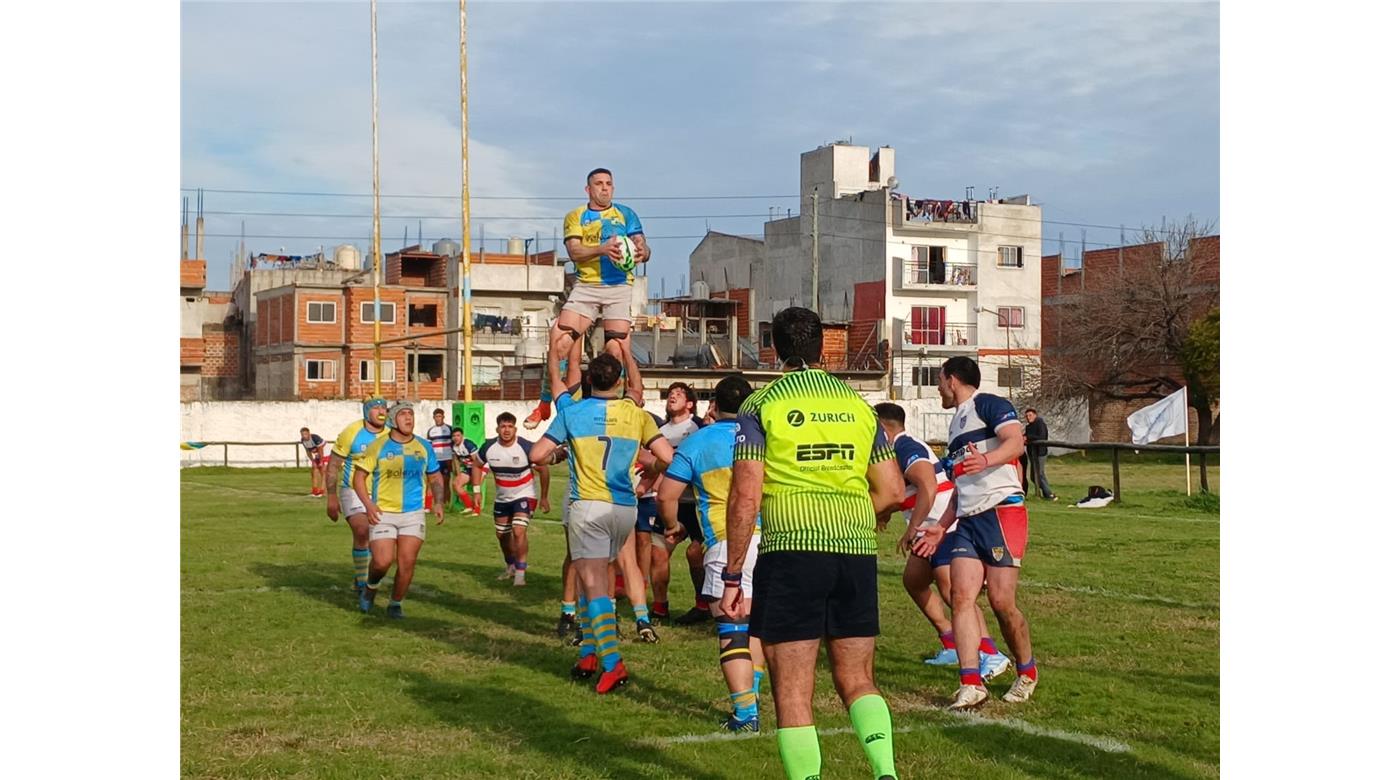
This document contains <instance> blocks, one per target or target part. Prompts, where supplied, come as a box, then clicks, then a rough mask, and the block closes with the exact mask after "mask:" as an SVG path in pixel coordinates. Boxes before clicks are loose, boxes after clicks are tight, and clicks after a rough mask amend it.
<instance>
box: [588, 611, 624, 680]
mask: <svg viewBox="0 0 1400 780" xmlns="http://www.w3.org/2000/svg"><path fill="white" fill-rule="evenodd" d="M588 616H589V617H590V618H592V620H593V637H594V638H595V639H596V640H597V641H598V655H599V656H601V657H602V659H603V671H605V672H611V671H612V670H613V667H615V666H617V664H618V662H619V661H621V660H622V654H621V653H619V652H618V650H617V613H616V612H614V611H613V604H612V602H611V601H610V600H608V598H607V597H606V596H599V597H598V598H596V599H593V600H592V601H590V602H588Z"/></svg>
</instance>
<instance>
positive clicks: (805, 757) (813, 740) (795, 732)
mask: <svg viewBox="0 0 1400 780" xmlns="http://www.w3.org/2000/svg"><path fill="white" fill-rule="evenodd" d="M778 755H779V756H781V757H782V759H783V771H784V772H786V773H787V780H810V779H811V778H814V777H815V778H820V777H821V775H822V746H821V743H820V742H818V741H817V727H816V726H795V727H793V728H787V729H778Z"/></svg>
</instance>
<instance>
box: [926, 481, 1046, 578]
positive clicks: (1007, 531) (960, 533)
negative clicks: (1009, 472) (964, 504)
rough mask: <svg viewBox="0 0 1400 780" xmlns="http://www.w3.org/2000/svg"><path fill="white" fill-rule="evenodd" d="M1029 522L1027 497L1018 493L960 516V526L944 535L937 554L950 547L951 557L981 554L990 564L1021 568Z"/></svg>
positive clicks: (984, 560)
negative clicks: (989, 506)
mask: <svg viewBox="0 0 1400 780" xmlns="http://www.w3.org/2000/svg"><path fill="white" fill-rule="evenodd" d="M1026 526H1027V524H1026V504H1025V501H1024V499H1022V498H1021V497H1020V496H1015V497H1013V498H1012V499H1010V500H1008V501H1006V502H1003V503H1000V504H998V505H996V506H994V507H992V508H991V509H988V510H987V511H985V512H978V513H977V514H975V515H969V516H968V517H960V518H958V527H957V528H955V529H953V530H952V531H951V532H949V533H948V535H947V536H946V537H944V541H943V544H941V545H939V549H938V551H937V552H935V553H934V557H935V558H937V557H938V555H939V554H940V553H942V552H943V550H944V548H945V547H946V548H947V550H948V552H947V555H948V557H949V558H950V559H951V558H977V559H978V560H980V561H982V563H984V564H985V565H987V566H1015V567H1018V568H1019V567H1020V565H1021V558H1022V557H1023V556H1024V555H1025V554H1026V536H1027V527H1026ZM934 565H935V566H937V565H938V564H937V563H935V564H934Z"/></svg>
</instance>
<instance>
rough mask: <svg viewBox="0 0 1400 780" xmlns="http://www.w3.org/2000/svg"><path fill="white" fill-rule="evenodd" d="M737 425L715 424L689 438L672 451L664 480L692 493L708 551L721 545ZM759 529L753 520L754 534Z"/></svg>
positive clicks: (759, 523)
mask: <svg viewBox="0 0 1400 780" xmlns="http://www.w3.org/2000/svg"><path fill="white" fill-rule="evenodd" d="M738 431H739V421H738V420H734V419H728V420H716V421H714V422H713V423H710V424H709V425H707V426H705V427H703V428H701V429H700V430H698V431H696V432H694V433H692V434H690V435H689V436H687V437H685V439H684V440H683V441H681V444H680V447H678V448H676V456H675V458H674V459H672V461H671V465H670V466H669V467H667V469H666V478H667V479H673V480H675V481H677V482H680V483H682V484H686V485H689V486H691V488H692V489H694V491H695V516H696V518H697V519H698V520H699V521H700V532H701V533H702V534H704V535H705V549H706V550H708V549H710V548H711V547H714V546H715V545H716V544H719V543H720V542H722V541H724V515H725V512H726V510H727V509H728V507H729V484H730V483H731V482H733V480H734V437H735V434H737V433H738ZM762 527H763V520H762V518H755V519H754V528H755V530H757V529H760V528H762Z"/></svg>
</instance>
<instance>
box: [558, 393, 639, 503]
mask: <svg viewBox="0 0 1400 780" xmlns="http://www.w3.org/2000/svg"><path fill="white" fill-rule="evenodd" d="M660 436H661V431H660V430H659V429H658V428H657V427H656V420H655V419H653V418H652V416H651V415H650V414H648V413H647V412H645V411H643V410H642V409H641V407H639V406H637V405H636V404H634V403H632V401H631V400H628V399H623V398H586V399H584V400H582V401H577V402H575V403H571V404H568V405H567V406H564V405H561V408H560V410H559V414H557V415H555V417H554V422H553V423H552V424H551V425H550V426H549V430H548V431H546V432H545V434H544V437H545V438H546V439H549V440H550V441H552V442H554V443H555V444H564V443H566V442H567V444H568V446H569V476H570V480H569V484H570V485H572V486H573V487H572V489H571V490H570V492H569V498H570V500H572V501H606V502H607V503H610V504H614V505H616V506H636V505H637V493H636V491H635V490H634V489H633V487H632V463H633V461H635V460H636V459H637V455H638V453H639V452H640V451H641V448H642V447H645V446H647V445H650V444H651V443H652V442H653V441H655V440H656V439H657V438H658V437H660Z"/></svg>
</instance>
